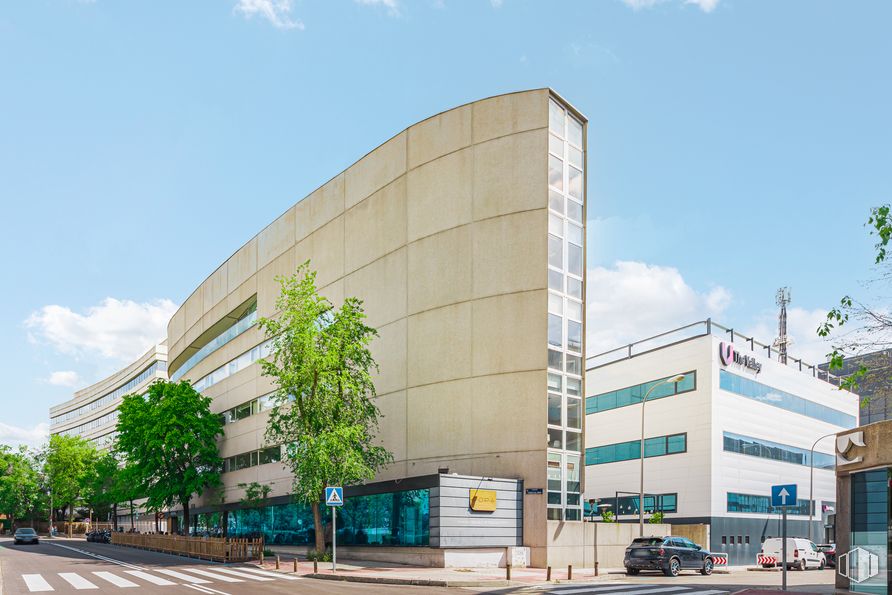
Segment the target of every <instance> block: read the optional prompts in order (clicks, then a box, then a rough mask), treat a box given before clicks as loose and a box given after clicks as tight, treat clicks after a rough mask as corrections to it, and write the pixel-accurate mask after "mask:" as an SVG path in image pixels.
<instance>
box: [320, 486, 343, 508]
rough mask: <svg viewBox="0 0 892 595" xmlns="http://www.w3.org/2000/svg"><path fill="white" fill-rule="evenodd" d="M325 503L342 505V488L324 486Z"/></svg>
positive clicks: (327, 504)
mask: <svg viewBox="0 0 892 595" xmlns="http://www.w3.org/2000/svg"><path fill="white" fill-rule="evenodd" d="M325 505H326V506H343V505H344V488H341V487H337V488H325Z"/></svg>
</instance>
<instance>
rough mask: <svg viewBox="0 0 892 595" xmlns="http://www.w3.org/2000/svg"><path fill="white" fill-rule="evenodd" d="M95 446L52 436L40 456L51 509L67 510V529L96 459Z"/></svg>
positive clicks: (81, 440)
mask: <svg viewBox="0 0 892 595" xmlns="http://www.w3.org/2000/svg"><path fill="white" fill-rule="evenodd" d="M96 457H97V452H96V447H95V446H94V445H93V443H92V442H90V441H88V440H85V439H83V438H81V437H80V436H65V435H62V434H53V435H52V436H50V440H49V443H48V444H47V446H46V451H45V453H44V454H43V460H44V475H45V476H46V481H47V484H48V487H49V489H50V492H51V493H52V496H53V503H54V506H57V507H59V508H67V509H68V523H69V524H68V528H69V533H70V532H71V521H72V520H73V517H74V507H75V506H80V504H81V501H82V498H83V496H84V492H85V486H86V484H87V480H88V474H89V473H90V472H91V467H92V465H93V463H94V461H95V460H96Z"/></svg>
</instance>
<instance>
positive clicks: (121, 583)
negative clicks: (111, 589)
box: [93, 570, 139, 589]
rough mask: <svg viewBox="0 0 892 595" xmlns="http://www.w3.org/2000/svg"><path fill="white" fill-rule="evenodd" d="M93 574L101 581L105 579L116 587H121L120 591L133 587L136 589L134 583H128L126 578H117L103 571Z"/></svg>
mask: <svg viewBox="0 0 892 595" xmlns="http://www.w3.org/2000/svg"><path fill="white" fill-rule="evenodd" d="M93 574H95V575H96V576H98V577H99V578H101V579H105V580H107V581H108V582H110V583H111V584H113V585H115V586H116V587H121V588H122V589H130V588H133V587H138V586H139V585H137V584H136V583H134V582H132V581H128V580H127V579H126V578H124V577H122V576H118V575H116V574H112V573H111V572H106V571H105V570H94V571H93Z"/></svg>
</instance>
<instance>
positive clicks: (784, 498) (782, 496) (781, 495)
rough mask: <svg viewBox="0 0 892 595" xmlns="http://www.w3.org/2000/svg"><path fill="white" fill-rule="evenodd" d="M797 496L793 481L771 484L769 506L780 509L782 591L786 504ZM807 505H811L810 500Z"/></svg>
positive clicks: (785, 584)
mask: <svg viewBox="0 0 892 595" xmlns="http://www.w3.org/2000/svg"><path fill="white" fill-rule="evenodd" d="M797 496H798V494H797V489H796V484H795V483H794V484H787V485H778V486H771V507H772V508H778V507H779V508H780V509H781V543H782V545H781V572H782V574H783V578H782V579H781V589H782V590H784V591H786V590H787V506H790V505H793V506H795V505H796V502H797V500H796V498H797ZM808 505H809V506H811V502H809V503H808ZM802 563H803V564H804V563H805V561H804V560H803V562H802Z"/></svg>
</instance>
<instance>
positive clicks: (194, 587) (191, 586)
mask: <svg viewBox="0 0 892 595" xmlns="http://www.w3.org/2000/svg"><path fill="white" fill-rule="evenodd" d="M183 586H184V587H189V588H190V589H195V590H196V591H201V592H202V593H204V594H205V595H211V592H210V591H208V590H207V587H199V586H198V585H189V584H186V585H183Z"/></svg>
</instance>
